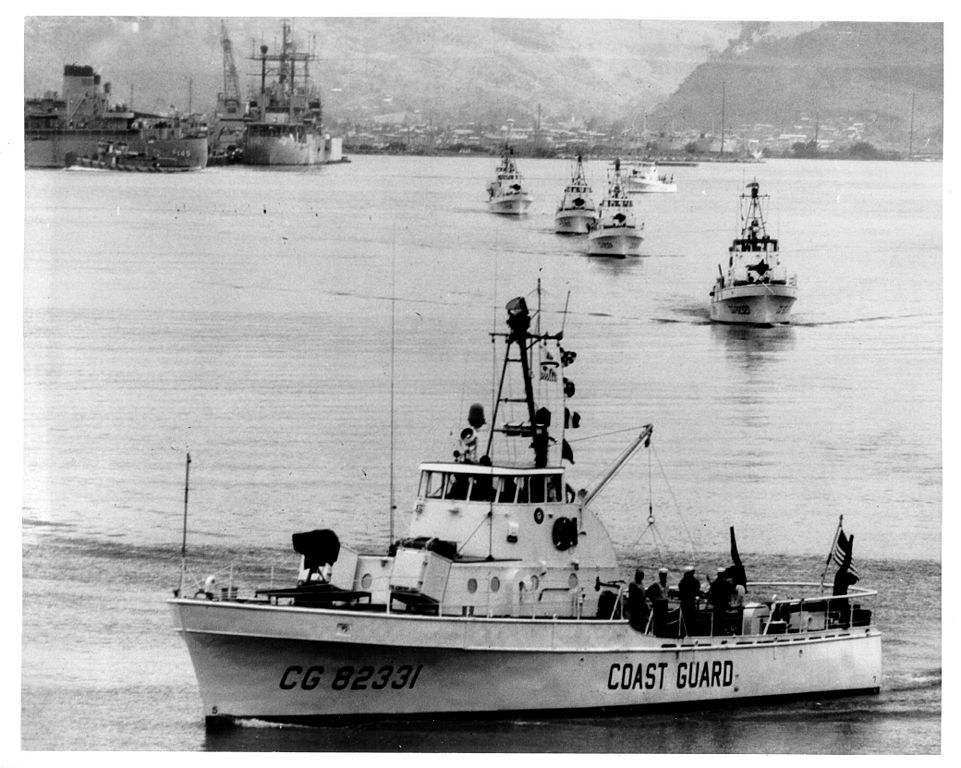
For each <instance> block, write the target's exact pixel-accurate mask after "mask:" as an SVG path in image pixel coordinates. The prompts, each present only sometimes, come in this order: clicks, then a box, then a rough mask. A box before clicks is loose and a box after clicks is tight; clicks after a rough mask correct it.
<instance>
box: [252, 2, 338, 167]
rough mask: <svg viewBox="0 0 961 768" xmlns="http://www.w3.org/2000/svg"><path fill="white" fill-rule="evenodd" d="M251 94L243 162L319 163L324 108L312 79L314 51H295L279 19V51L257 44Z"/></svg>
mask: <svg viewBox="0 0 961 768" xmlns="http://www.w3.org/2000/svg"><path fill="white" fill-rule="evenodd" d="M252 58H253V60H254V61H256V62H258V63H259V65H260V82H259V88H258V90H257V94H256V97H255V98H253V99H252V100H251V101H250V103H249V117H248V121H247V130H246V136H245V140H244V162H245V163H249V164H251V165H315V164H318V163H322V162H324V132H323V111H322V105H321V99H320V93H319V91H318V90H317V88H316V86H315V85H314V83H313V82H312V80H311V74H310V66H311V64H312V63H313V62H315V61H316V60H317V56H316V54H315V53H314V52H313V50H298V48H297V45H296V43H295V42H294V34H293V27H292V25H291V24H290V22H289V21H285V22H284V23H283V38H282V41H281V44H280V48H279V50H276V51H272V50H271V49H270V48H269V46H267V45H261V46H260V51H259V55H257V56H254V57H252Z"/></svg>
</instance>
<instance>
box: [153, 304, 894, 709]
mask: <svg viewBox="0 0 961 768" xmlns="http://www.w3.org/2000/svg"><path fill="white" fill-rule="evenodd" d="M506 309H507V328H506V330H505V331H504V332H494V333H492V334H491V336H492V337H493V340H494V341H495V342H497V343H498V344H499V343H501V342H502V343H503V345H504V357H503V367H502V369H501V374H500V381H499V384H498V385H497V389H496V398H495V399H494V400H493V401H492V402H493V410H494V412H493V418H492V420H491V424H490V426H488V425H487V422H486V419H485V414H484V409H483V408H482V407H481V406H480V405H474V406H471V407H470V408H469V412H468V417H467V424H466V426H465V427H464V428H463V431H462V432H461V433H460V441H459V443H458V444H457V446H456V450H454V451H453V456H452V458H451V459H450V460H446V461H431V462H427V463H424V464H421V466H420V483H419V487H418V490H417V495H416V498H415V499H414V500H413V510H412V515H411V521H410V529H409V532H408V534H407V536H406V537H404V538H400V539H398V540H396V541H393V542H392V543H391V544H390V546H389V548H387V549H386V550H385V551H379V552H373V553H362V552H359V551H357V550H355V549H352V548H351V547H349V546H347V545H342V544H341V543H340V541H339V539H338V537H337V535H336V533H335V532H334V531H332V530H330V529H329V528H317V529H314V530H309V531H306V532H303V533H295V534H293V536H292V544H293V549H294V551H295V552H296V553H298V554H299V555H300V561H299V563H300V570H299V577H298V579H297V582H296V584H291V585H290V586H289V587H286V588H274V587H270V588H266V589H259V590H253V589H250V590H249V593H248V592H247V591H246V589H245V588H242V586H241V584H240V583H239V580H238V581H235V582H228V583H227V584H226V585H225V586H222V587H220V588H219V590H218V588H217V587H216V586H215V585H214V584H215V582H214V577H213V576H211V577H209V578H208V579H207V581H206V582H203V583H202V585H201V582H199V581H198V582H197V586H196V589H197V591H196V593H194V590H193V588H188V587H186V586H185V580H184V576H183V572H184V571H185V570H186V569H185V568H184V571H182V575H181V584H180V588H179V589H178V590H176V591H175V596H174V598H172V599H171V600H170V601H169V603H170V608H171V609H172V617H173V623H174V626H175V628H176V630H177V631H178V632H179V633H180V634H182V636H183V638H184V640H185V641H186V645H187V648H188V650H189V653H190V656H191V659H192V661H193V665H194V669H195V672H196V676H197V681H198V684H199V689H200V697H201V699H202V702H203V711H204V713H205V717H206V720H207V725H208V727H215V726H219V725H222V724H225V723H229V722H231V721H233V720H236V719H245V718H256V719H263V720H268V721H282V722H315V723H330V722H337V721H339V720H342V719H352V718H382V717H385V716H402V717H410V716H416V715H438V714H444V715H469V714H475V713H501V714H506V713H517V712H538V713H540V714H541V715H544V714H549V713H552V712H553V713H559V712H562V711H571V710H575V711H595V712H599V713H604V712H616V711H621V710H624V709H629V708H637V707H644V706H655V707H667V706H673V705H679V704H689V703H698V702H700V703H707V702H717V701H725V702H737V701H747V700H754V699H758V698H760V697H774V696H778V697H783V696H801V695H810V694H826V693H842V692H844V693H851V692H856V691H860V692H866V691H874V692H876V691H877V690H878V688H879V685H880V680H881V635H880V633H879V632H878V630H877V629H876V628H875V627H874V626H873V624H872V621H871V611H870V610H868V609H867V608H865V607H864V605H865V604H866V601H867V600H868V599H869V598H870V597H871V596H873V595H874V594H875V593H874V592H871V591H868V590H864V589H859V588H856V587H853V586H849V585H850V581H844V580H842V581H841V582H840V583H841V584H842V588H841V589H840V590H839V589H837V588H835V589H834V590H833V592H836V593H838V594H833V593H832V591H831V590H830V589H825V588H824V587H823V586H819V585H818V584H816V583H812V584H786V583H761V582H754V581H751V582H748V581H747V580H746V576H745V571H744V567H743V564H742V563H741V562H740V559H739V558H738V555H737V552H736V549H735V548H734V547H732V553H731V555H732V559H734V560H735V564H734V565H732V566H731V568H730V569H729V573H728V577H729V578H730V579H731V582H730V583H729V586H730V584H736V585H737V588H736V589H732V590H731V593H732V594H738V595H741V596H743V598H744V599H743V601H742V604H741V605H739V606H737V607H733V608H731V607H729V605H728V602H727V600H726V599H725V600H721V599H720V598H717V597H716V596H715V590H714V586H713V585H712V589H711V595H712V596H714V601H715V602H716V603H717V605H715V606H711V607H710V608H709V607H708V605H707V603H706V601H705V599H704V598H703V597H702V596H701V595H700V594H699V593H697V592H696V591H695V592H693V593H692V592H691V591H687V592H684V591H683V583H682V584H681V585H679V586H680V587H681V589H682V592H681V602H680V604H678V601H677V600H676V599H675V598H676V595H675V593H674V592H673V591H672V592H670V593H669V594H665V593H664V592H662V593H661V594H660V595H659V596H658V595H653V594H651V595H650V596H651V598H652V602H653V603H654V606H653V610H652V611H651V612H650V613H649V614H648V613H647V610H646V606H647V603H646V601H642V602H643V605H638V603H637V599H636V598H637V591H636V590H634V592H633V594H632V593H631V591H630V590H629V589H628V590H625V582H624V580H623V574H622V570H621V567H620V566H619V564H618V560H617V557H616V556H615V550H614V546H613V544H612V542H611V539H610V537H609V535H608V533H607V531H606V529H605V527H604V525H603V524H602V522H601V521H600V519H599V518H598V516H597V515H596V513H595V510H594V501H595V499H597V498H598V495H599V494H600V493H601V492H602V491H603V489H604V488H605V486H607V485H608V483H609V481H610V480H611V478H613V477H614V475H615V474H616V473H617V472H618V470H619V469H620V468H621V467H622V466H623V465H624V464H625V463H626V462H627V461H628V460H629V459H630V458H631V457H632V456H633V455H634V454H635V453H636V452H637V451H639V450H640V449H642V448H644V447H647V446H649V444H650V441H651V436H652V433H653V427H652V426H651V425H646V426H643V427H638V431H637V432H636V434H635V435H634V437H633V439H632V440H631V441H630V442H629V443H628V444H627V445H626V447H625V448H624V450H623V451H622V452H621V454H620V455H619V456H618V457H617V458H616V460H615V461H614V462H612V464H611V465H610V466H609V467H608V468H607V469H606V471H605V472H603V473H602V474H601V475H600V476H599V477H598V478H597V479H596V480H595V481H594V482H593V483H592V484H590V485H589V486H587V487H585V488H580V489H578V488H577V487H576V486H575V485H574V484H573V481H572V480H569V479H568V471H569V470H568V467H567V466H566V464H565V462H566V463H571V462H572V461H573V454H572V452H571V448H570V445H569V443H568V441H567V440H566V437H565V436H566V433H567V430H570V429H574V428H577V427H578V426H579V422H580V417H579V415H578V414H577V413H576V412H573V411H571V409H570V407H569V405H568V401H569V400H570V398H571V397H573V396H574V394H575V387H574V384H573V382H572V381H571V380H570V379H569V378H568V369H569V368H570V367H571V365H572V364H573V363H574V361H575V358H576V353H575V352H573V351H572V350H570V349H569V348H567V346H566V343H565V339H564V334H563V331H561V332H560V333H547V332H541V330H540V313H539V312H536V311H535V312H533V314H532V312H531V310H529V308H528V305H527V301H526V299H525V298H524V297H518V298H515V299H513V300H511V301H510V302H509V303H508V304H507V307H506ZM507 393H511V395H512V396H508V394H507ZM518 393H523V396H520V397H518V396H517V394H518ZM452 447H453V446H452ZM187 466H188V478H189V456H188V465H187ZM185 518H186V488H185ZM318 522H321V524H322V521H318ZM184 530H185V533H184V542H185V545H184V551H186V524H185V528H184ZM732 542H733V532H732ZM849 551H850V548H849ZM849 560H850V559H849V558H848V565H849V564H850V562H849ZM231 573H233V572H232V571H231ZM839 573H840V571H839ZM692 578H693V574H689V575H686V576H685V579H686V580H687V583H688V584H690V582H691V579H692ZM682 581H683V580H682ZM835 582H836V583H838V580H837V579H836V580H835ZM715 583H717V582H715ZM726 583H727V582H726ZM625 595H627V599H626V600H625V599H624V598H625Z"/></svg>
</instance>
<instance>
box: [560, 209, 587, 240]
mask: <svg viewBox="0 0 961 768" xmlns="http://www.w3.org/2000/svg"><path fill="white" fill-rule="evenodd" d="M596 221H597V211H590V210H586V209H584V208H561V209H558V211H557V213H555V214H554V232H556V233H557V234H559V235H586V234H587V233H588V232H590V229H591V227H592V226H593V225H594V223H595V222H596Z"/></svg>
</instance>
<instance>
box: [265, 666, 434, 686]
mask: <svg viewBox="0 0 961 768" xmlns="http://www.w3.org/2000/svg"><path fill="white" fill-rule="evenodd" d="M423 667H424V665H423V664H418V665H417V666H414V665H412V664H401V665H400V666H399V667H394V665H393V664H384V665H383V666H381V667H371V666H363V667H352V666H346V667H338V668H337V671H336V672H334V674H333V676H332V677H331V680H330V688H331V689H332V690H335V691H344V690H351V691H365V690H367V689H370V690H373V691H382V690H384V689H385V688H393V689H395V690H398V691H399V690H402V689H404V688H407V689H410V688H413V687H414V684H415V683H416V682H417V677H418V675H420V671H421V669H423ZM323 676H324V668H323V667H319V666H311V667H307V668H304V667H301V666H298V665H296V664H294V665H291V666H289V667H287V669H285V670H284V673H283V674H282V675H281V676H280V688H281V690H284V691H292V690H294V689H295V688H301V689H303V690H305V691H312V690H314V689H315V688H316V687H317V686H319V685H320V683H321V681H322V678H323Z"/></svg>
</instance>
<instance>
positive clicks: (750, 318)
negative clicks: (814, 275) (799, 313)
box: [710, 180, 797, 325]
mask: <svg viewBox="0 0 961 768" xmlns="http://www.w3.org/2000/svg"><path fill="white" fill-rule="evenodd" d="M747 189H748V190H750V194H749V195H745V194H742V195H741V210H740V216H741V232H740V235H739V236H738V237H736V238H734V242H733V243H732V244H731V247H730V248H729V249H728V251H729V256H728V261H727V271H726V272H725V271H724V270H723V269H722V268H721V265H720V264H718V267H717V271H718V277H717V279H716V280H715V281H714V287H713V288H711V293H710V296H711V320H714V321H715V322H720V323H738V324H741V325H777V324H780V323H787V322H789V321H790V319H791V308H792V307H793V306H794V302H795V301H796V300H797V275H794V274H790V275H789V274H788V272H787V268H786V267H784V266H783V265H782V264H781V252H780V250H779V248H778V241H777V238H774V237H771V236H770V235H768V233H767V224H766V222H765V220H764V211H763V209H762V207H761V200H762V199H766V198H767V197H768V196H767V195H761V194H760V185H759V184H758V183H757V180H754V181H752V182H751V183H750V184H748V185H747Z"/></svg>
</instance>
